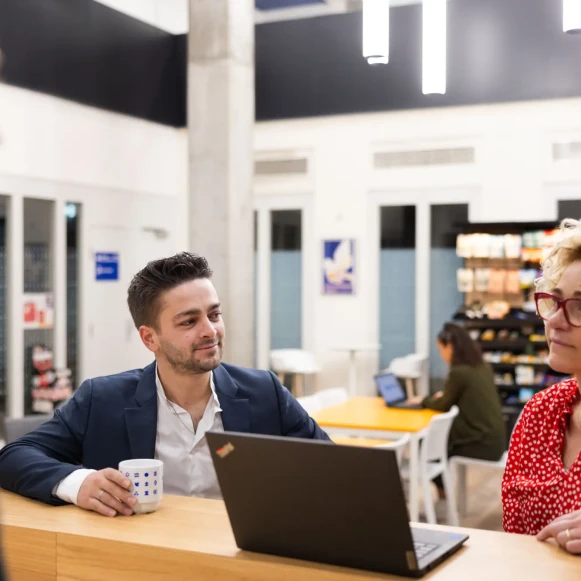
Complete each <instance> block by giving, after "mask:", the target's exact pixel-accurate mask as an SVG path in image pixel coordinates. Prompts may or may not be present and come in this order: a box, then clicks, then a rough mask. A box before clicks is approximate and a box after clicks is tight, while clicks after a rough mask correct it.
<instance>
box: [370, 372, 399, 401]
mask: <svg viewBox="0 0 581 581" xmlns="http://www.w3.org/2000/svg"><path fill="white" fill-rule="evenodd" d="M375 383H376V384H377V389H379V393H380V395H381V397H382V398H383V399H384V401H385V403H386V404H387V405H390V404H392V403H397V402H400V401H403V400H404V399H405V398H406V397H405V392H404V390H403V387H402V386H401V384H400V382H399V381H398V379H397V377H396V376H395V375H394V374H393V373H382V374H381V375H376V376H375Z"/></svg>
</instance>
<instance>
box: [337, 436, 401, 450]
mask: <svg viewBox="0 0 581 581" xmlns="http://www.w3.org/2000/svg"><path fill="white" fill-rule="evenodd" d="M331 440H333V442H335V444H339V445H340V446H361V447H363V448H375V447H376V446H385V445H386V444H389V443H390V442H391V440H380V439H379V438H358V437H357V436H331Z"/></svg>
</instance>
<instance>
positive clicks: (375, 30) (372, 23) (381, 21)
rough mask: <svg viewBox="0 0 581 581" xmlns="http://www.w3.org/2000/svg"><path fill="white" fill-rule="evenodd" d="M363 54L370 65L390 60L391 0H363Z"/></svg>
mask: <svg viewBox="0 0 581 581" xmlns="http://www.w3.org/2000/svg"><path fill="white" fill-rule="evenodd" d="M363 56H364V57H365V58H366V59H367V62H368V63H369V64H370V65H373V64H387V63H388V62H389V0H363Z"/></svg>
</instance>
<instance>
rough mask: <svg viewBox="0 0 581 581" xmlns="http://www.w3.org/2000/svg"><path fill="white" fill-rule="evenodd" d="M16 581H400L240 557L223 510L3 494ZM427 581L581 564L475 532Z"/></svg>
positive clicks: (191, 501)
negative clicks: (136, 508) (58, 501)
mask: <svg viewBox="0 0 581 581" xmlns="http://www.w3.org/2000/svg"><path fill="white" fill-rule="evenodd" d="M0 523H2V524H3V530H2V534H3V538H2V540H3V543H4V553H5V556H6V557H7V566H8V575H9V580H10V581H165V580H166V579H171V580H172V581H187V580H190V579H195V580H196V581H206V580H208V581H210V580H211V581H247V580H249V579H252V580H253V581H272V580H273V579H276V580H277V581H297V580H300V581H371V580H377V581H380V580H383V581H396V580H397V579H402V578H401V577H395V576H393V575H382V574H379V573H369V572H365V571H358V570H355V569H347V568H343V567H334V566H332V565H321V564H318V563H312V562H307V561H299V560H294V559H288V558H283V557H274V556H270V555H261V554H258V553H249V552H245V551H240V550H239V549H238V548H237V547H236V543H235V542H234V536H233V535H232V530H231V528H230V522H229V521H228V517H227V515H226V509H225V507H224V503H223V502H221V501H217V500H203V499H197V498H180V497H175V496H166V497H165V498H164V499H163V500H162V503H161V506H160V508H159V510H158V511H157V512H155V513H153V514H149V515H142V516H133V517H116V518H107V517H103V516H100V515H97V514H95V513H90V512H86V511H84V510H82V509H80V508H77V507H76V506H65V507H50V506H45V505H42V504H40V503H37V502H34V501H31V500H27V499H25V498H21V497H18V496H15V495H13V494H9V493H6V492H2V493H0ZM428 528H439V529H447V530H458V531H463V532H466V533H467V534H469V535H470V538H469V539H468V541H467V543H466V546H465V547H464V548H463V549H461V550H460V551H459V552H458V553H457V554H456V555H454V556H453V557H451V558H450V559H449V560H447V561H446V562H445V563H443V564H442V565H440V566H439V567H437V568H436V570H435V571H433V572H431V573H430V574H429V575H427V576H426V577H424V579H426V581H466V579H470V581H489V580H490V579H498V580H499V581H504V580H511V581H520V580H521V579H526V581H547V580H548V579H551V580H553V579H556V580H558V581H578V580H579V575H580V572H581V563H580V561H579V558H578V557H573V556H571V555H568V554H566V553H565V552H563V551H561V550H560V549H558V548H557V547H555V546H552V545H550V544H545V543H538V542H537V541H536V540H535V539H534V537H526V536H522V535H508V534H504V533H495V532H489V531H478V530H469V529H448V527H437V526H432V527H428Z"/></svg>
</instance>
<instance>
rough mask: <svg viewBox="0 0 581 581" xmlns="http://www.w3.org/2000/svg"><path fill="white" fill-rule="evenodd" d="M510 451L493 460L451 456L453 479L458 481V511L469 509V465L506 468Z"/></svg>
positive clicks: (462, 511)
mask: <svg viewBox="0 0 581 581" xmlns="http://www.w3.org/2000/svg"><path fill="white" fill-rule="evenodd" d="M507 457H508V452H505V453H504V454H503V455H502V457H501V458H500V460H497V461H496V462H492V461H489V460H478V459H477V458H466V457H464V456H452V458H450V469H451V471H452V480H453V481H454V482H455V483H456V487H457V490H458V511H459V512H460V514H466V511H467V508H468V507H467V500H466V497H467V495H466V490H467V470H468V466H482V467H485V468H492V469H494V470H504V469H505V467H506V460H507Z"/></svg>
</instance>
